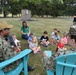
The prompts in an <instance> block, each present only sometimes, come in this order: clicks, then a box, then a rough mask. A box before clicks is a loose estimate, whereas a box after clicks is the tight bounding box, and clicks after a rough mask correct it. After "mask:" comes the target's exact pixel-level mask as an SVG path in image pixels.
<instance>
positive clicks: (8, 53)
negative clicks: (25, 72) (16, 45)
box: [0, 36, 20, 72]
mask: <svg viewBox="0 0 76 75" xmlns="http://www.w3.org/2000/svg"><path fill="white" fill-rule="evenodd" d="M17 54H18V53H17V52H16V51H15V50H13V48H11V47H10V43H9V42H7V41H6V40H5V39H4V38H2V37H1V36H0V62H2V61H4V60H7V59H10V58H12V57H14V56H15V55H17ZM19 63H20V60H18V61H16V62H14V63H12V64H10V65H8V66H7V67H5V68H3V70H4V72H7V71H10V70H12V69H14V68H15V67H16V66H17V65H18V64H19Z"/></svg>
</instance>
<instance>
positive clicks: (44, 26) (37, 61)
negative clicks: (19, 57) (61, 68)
mask: <svg viewBox="0 0 76 75" xmlns="http://www.w3.org/2000/svg"><path fill="white" fill-rule="evenodd" d="M0 20H2V21H5V22H7V23H8V24H10V25H13V28H12V29H11V34H13V33H15V34H16V35H17V38H18V39H19V40H21V45H22V49H25V48H28V46H27V41H26V40H23V39H22V38H21V32H20V27H21V22H22V21H21V19H20V18H5V19H4V18H1V19H0ZM27 24H28V25H29V26H30V28H31V32H34V33H35V35H36V36H41V35H42V33H43V31H45V30H46V31H48V36H49V38H50V35H51V32H52V31H53V29H54V28H57V29H58V30H60V36H62V34H63V32H64V31H68V30H69V27H70V25H72V20H68V19H58V18H57V19H43V18H33V21H27ZM55 48H56V46H55V45H51V46H49V47H43V46H41V50H42V51H44V50H51V51H52V52H53V53H54V52H55ZM68 49H69V48H68ZM29 64H30V65H33V66H35V68H36V69H35V70H34V71H32V72H29V75H46V72H45V69H44V68H43V66H42V55H41V54H39V55H38V54H30V56H29ZM20 75H23V74H22V73H21V74H20Z"/></svg>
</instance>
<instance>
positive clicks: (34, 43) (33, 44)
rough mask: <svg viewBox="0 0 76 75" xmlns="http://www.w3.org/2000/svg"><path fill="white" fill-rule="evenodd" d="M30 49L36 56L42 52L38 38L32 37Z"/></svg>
mask: <svg viewBox="0 0 76 75" xmlns="http://www.w3.org/2000/svg"><path fill="white" fill-rule="evenodd" d="M29 48H30V49H31V50H32V51H33V53H34V54H36V53H39V52H40V51H41V48H40V46H38V42H37V38H36V37H35V36H34V37H32V41H30V42H29Z"/></svg>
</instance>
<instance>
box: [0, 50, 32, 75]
mask: <svg viewBox="0 0 76 75" xmlns="http://www.w3.org/2000/svg"><path fill="white" fill-rule="evenodd" d="M30 52H31V50H30V49H25V50H23V51H22V52H20V53H19V54H18V55H16V56H14V57H13V58H11V59H8V60H6V61H3V62H1V63H0V75H19V74H20V73H21V71H23V70H24V71H23V73H24V75H28V67H27V66H28V65H27V64H28V55H29V53H30ZM19 59H22V62H21V63H20V64H19V66H17V67H16V68H15V69H14V70H12V71H9V72H7V73H4V72H3V70H2V69H3V68H4V67H5V66H7V65H9V64H11V63H12V62H14V61H17V60H19Z"/></svg>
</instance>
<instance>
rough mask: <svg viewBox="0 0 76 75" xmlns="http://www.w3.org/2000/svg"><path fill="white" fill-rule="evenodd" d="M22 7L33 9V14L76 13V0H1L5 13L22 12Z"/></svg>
mask: <svg viewBox="0 0 76 75" xmlns="http://www.w3.org/2000/svg"><path fill="white" fill-rule="evenodd" d="M2 8H3V9H2ZM22 9H29V10H31V12H32V16H33V15H38V16H42V17H44V16H53V17H57V16H59V15H74V13H76V0H1V10H3V12H4V15H7V14H8V13H12V15H17V14H20V13H21V10H22Z"/></svg>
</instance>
